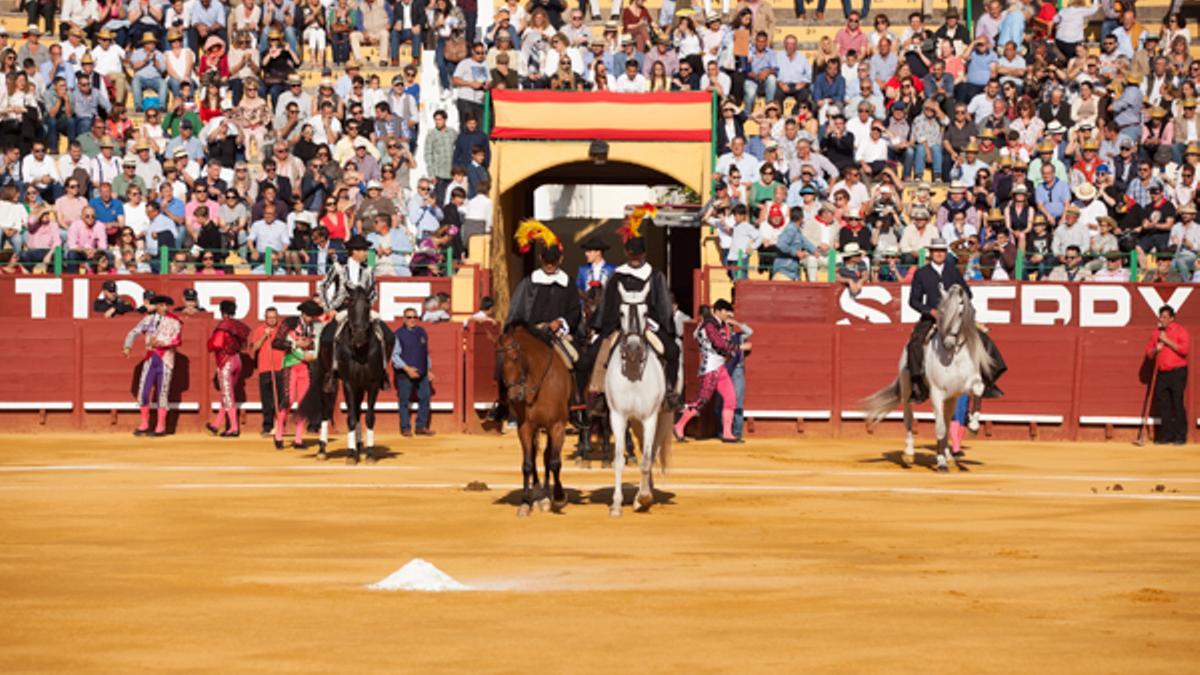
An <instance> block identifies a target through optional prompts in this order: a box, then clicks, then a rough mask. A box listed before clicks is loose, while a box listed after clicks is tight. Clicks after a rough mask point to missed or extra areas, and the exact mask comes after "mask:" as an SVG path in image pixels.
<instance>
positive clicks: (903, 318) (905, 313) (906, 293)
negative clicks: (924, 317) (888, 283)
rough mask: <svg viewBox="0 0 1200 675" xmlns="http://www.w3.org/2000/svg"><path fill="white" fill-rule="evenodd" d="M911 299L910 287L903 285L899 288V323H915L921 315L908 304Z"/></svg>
mask: <svg viewBox="0 0 1200 675" xmlns="http://www.w3.org/2000/svg"><path fill="white" fill-rule="evenodd" d="M910 297H912V286H909V285H908V284H905V285H903V286H901V287H900V323H916V322H917V320H918V319H920V318H921V315H920V314H919V313H918V312H917V310H915V309H913V308H912V307H910V306H909V304H908V299H909V298H910Z"/></svg>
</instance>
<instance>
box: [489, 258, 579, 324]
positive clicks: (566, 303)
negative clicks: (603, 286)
mask: <svg viewBox="0 0 1200 675" xmlns="http://www.w3.org/2000/svg"><path fill="white" fill-rule="evenodd" d="M555 319H562V320H564V321H566V322H567V330H568V331H569V332H570V333H575V332H576V331H577V330H578V329H579V322H580V321H582V310H581V308H580V307H579V292H578V291H576V290H575V284H573V283H572V282H571V278H570V277H569V276H568V275H567V273H566V272H563V271H562V270H559V272H558V274H556V275H554V276H551V277H547V276H546V274H545V273H544V272H542V271H541V270H540V269H539V270H536V271H534V273H533V274H532V275H531V276H528V277H525V278H524V279H522V280H521V283H520V284H518V285H517V290H516V291H514V292H513V296H512V306H511V307H509V310H508V320H507V321H506V322H505V326H512V325H517V324H523V325H525V326H528V327H530V328H532V327H534V326H537V325H538V324H542V323H549V322H551V321H554V320H555Z"/></svg>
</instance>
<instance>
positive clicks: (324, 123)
mask: <svg viewBox="0 0 1200 675" xmlns="http://www.w3.org/2000/svg"><path fill="white" fill-rule="evenodd" d="M305 124H308V125H310V126H311V127H312V130H313V140H312V142H313V143H315V144H317V145H329V146H332V145H333V144H334V143H336V142H337V139H338V137H339V136H340V135H341V133H342V123H341V122H339V121H338V119H337V118H336V117H334V116H333V103H332V102H330V101H325V102H324V103H322V104H321V112H320V114H318V115H315V116H313V117H310V118H309V119H308V121H307V122H305Z"/></svg>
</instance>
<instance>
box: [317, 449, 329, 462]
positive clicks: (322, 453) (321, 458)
mask: <svg viewBox="0 0 1200 675" xmlns="http://www.w3.org/2000/svg"><path fill="white" fill-rule="evenodd" d="M328 459H329V455H327V454H325V451H324V450H318V451H317V461H318V462H324V461H326V460H328Z"/></svg>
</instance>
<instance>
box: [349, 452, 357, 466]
mask: <svg viewBox="0 0 1200 675" xmlns="http://www.w3.org/2000/svg"><path fill="white" fill-rule="evenodd" d="M346 463H347V464H349V465H350V466H354V465H355V464H358V455H356V454H354V453H353V452H351V453H350V454H348V455H346Z"/></svg>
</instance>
